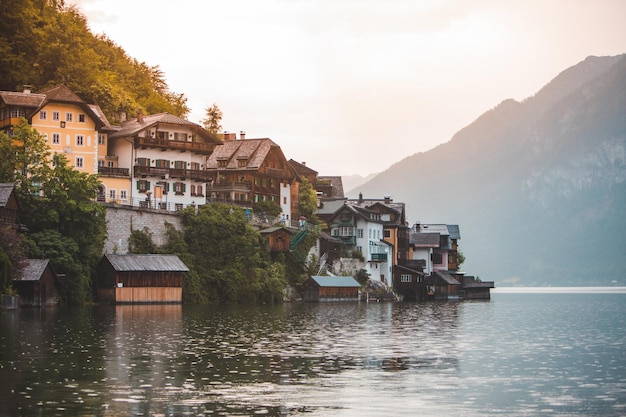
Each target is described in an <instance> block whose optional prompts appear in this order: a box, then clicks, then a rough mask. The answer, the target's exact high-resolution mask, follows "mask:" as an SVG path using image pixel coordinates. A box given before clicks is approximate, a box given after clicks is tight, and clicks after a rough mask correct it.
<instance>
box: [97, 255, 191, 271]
mask: <svg viewBox="0 0 626 417" xmlns="http://www.w3.org/2000/svg"><path fill="white" fill-rule="evenodd" d="M104 257H105V258H106V259H107V260H108V261H109V263H110V264H111V266H112V267H113V269H115V270H116V271H176V272H188V271H189V268H187V265H185V264H184V263H183V261H181V260H180V259H179V258H178V256H176V255H153V254H150V255H115V254H107V255H104Z"/></svg>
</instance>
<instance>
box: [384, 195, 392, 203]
mask: <svg viewBox="0 0 626 417" xmlns="http://www.w3.org/2000/svg"><path fill="white" fill-rule="evenodd" d="M392 201H393V200H391V197H390V196H388V195H386V196H385V204H389V203H391V202H392Z"/></svg>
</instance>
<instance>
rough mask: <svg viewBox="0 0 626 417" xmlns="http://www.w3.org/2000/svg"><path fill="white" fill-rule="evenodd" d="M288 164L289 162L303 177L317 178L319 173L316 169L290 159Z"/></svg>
mask: <svg viewBox="0 0 626 417" xmlns="http://www.w3.org/2000/svg"><path fill="white" fill-rule="evenodd" d="M288 162H289V164H290V165H291V166H292V167H293V169H294V170H295V171H296V172H297V173H298V174H301V175H316V176H317V171H316V170H314V169H311V168H309V167H308V166H306V164H304V163H301V162H297V161H294V160H293V159H290V160H289V161H288Z"/></svg>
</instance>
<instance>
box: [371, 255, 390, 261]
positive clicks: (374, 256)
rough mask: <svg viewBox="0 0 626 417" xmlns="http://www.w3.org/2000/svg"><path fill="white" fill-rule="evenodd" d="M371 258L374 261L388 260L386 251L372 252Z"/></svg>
mask: <svg viewBox="0 0 626 417" xmlns="http://www.w3.org/2000/svg"><path fill="white" fill-rule="evenodd" d="M371 258H372V259H371V261H372V262H387V254H386V253H372V254H371Z"/></svg>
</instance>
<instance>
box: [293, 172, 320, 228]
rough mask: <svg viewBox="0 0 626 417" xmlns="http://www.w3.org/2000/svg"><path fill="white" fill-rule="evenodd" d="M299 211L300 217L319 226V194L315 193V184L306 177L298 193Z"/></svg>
mask: <svg viewBox="0 0 626 417" xmlns="http://www.w3.org/2000/svg"><path fill="white" fill-rule="evenodd" d="M298 210H299V211H300V216H304V217H306V218H307V221H308V222H309V223H311V224H319V219H318V218H317V214H316V213H317V194H316V193H315V188H313V184H311V183H310V182H309V180H307V179H306V178H304V177H303V178H302V182H301V183H300V188H299V192H298Z"/></svg>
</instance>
